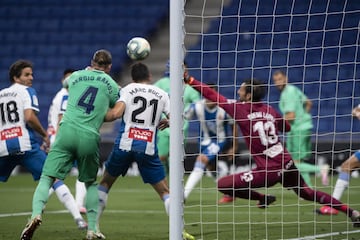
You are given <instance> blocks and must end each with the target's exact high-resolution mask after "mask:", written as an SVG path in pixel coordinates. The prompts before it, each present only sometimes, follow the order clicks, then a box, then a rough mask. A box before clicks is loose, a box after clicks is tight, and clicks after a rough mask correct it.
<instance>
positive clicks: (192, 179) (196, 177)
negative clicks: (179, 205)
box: [184, 154, 209, 200]
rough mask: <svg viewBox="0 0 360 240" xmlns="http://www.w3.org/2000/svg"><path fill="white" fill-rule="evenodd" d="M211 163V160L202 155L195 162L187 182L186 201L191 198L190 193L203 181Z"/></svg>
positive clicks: (185, 189)
mask: <svg viewBox="0 0 360 240" xmlns="http://www.w3.org/2000/svg"><path fill="white" fill-rule="evenodd" d="M208 162H209V159H208V157H207V156H206V155H204V154H200V155H199V156H198V157H197V158H196V161H195V164H194V168H193V170H192V171H191V173H190V176H189V178H188V179H187V181H186V184H185V188H184V198H185V200H186V199H187V198H188V197H189V195H190V193H191V192H192V190H193V189H194V187H195V186H196V185H197V184H198V182H199V181H200V180H201V178H202V176H203V175H204V171H205V168H206V166H207V164H208Z"/></svg>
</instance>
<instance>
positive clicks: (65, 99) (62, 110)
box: [59, 95, 69, 114]
mask: <svg viewBox="0 0 360 240" xmlns="http://www.w3.org/2000/svg"><path fill="white" fill-rule="evenodd" d="M68 98H69V95H64V96H63V97H62V99H61V103H60V109H59V113H60V114H64V113H65V110H66V107H67V102H68Z"/></svg>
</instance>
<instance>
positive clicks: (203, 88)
mask: <svg viewBox="0 0 360 240" xmlns="http://www.w3.org/2000/svg"><path fill="white" fill-rule="evenodd" d="M184 81H185V82H186V83H187V84H189V85H190V86H192V87H193V88H194V89H195V90H196V91H198V92H200V93H201V94H202V95H203V96H204V97H205V98H207V99H209V100H210V101H213V102H216V103H218V105H219V107H221V108H223V109H224V110H225V111H226V112H227V113H228V114H229V115H231V116H232V117H234V112H235V107H234V104H235V103H230V102H229V101H228V99H227V98H226V97H224V96H223V95H221V94H219V93H218V92H216V91H215V90H214V89H212V88H210V87H209V86H208V85H207V84H205V83H202V82H200V81H198V80H196V79H195V78H194V77H191V76H186V75H185V77H184Z"/></svg>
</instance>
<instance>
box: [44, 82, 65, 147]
mask: <svg viewBox="0 0 360 240" xmlns="http://www.w3.org/2000/svg"><path fill="white" fill-rule="evenodd" d="M68 98H69V93H68V91H67V89H66V88H62V89H61V90H59V91H58V92H57V93H56V95H55V97H54V98H53V100H52V102H51V106H50V108H49V113H48V128H47V132H48V134H49V137H50V142H51V144H52V143H54V141H55V136H56V132H57V128H58V124H59V115H60V114H64V112H65V110H66V105H67V101H68Z"/></svg>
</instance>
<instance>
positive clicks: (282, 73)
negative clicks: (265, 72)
mask: <svg viewBox="0 0 360 240" xmlns="http://www.w3.org/2000/svg"><path fill="white" fill-rule="evenodd" d="M278 74H281V75H283V76H284V77H286V76H287V75H286V72H285V70H283V69H279V70H276V71H275V72H274V73H273V75H278Z"/></svg>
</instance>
